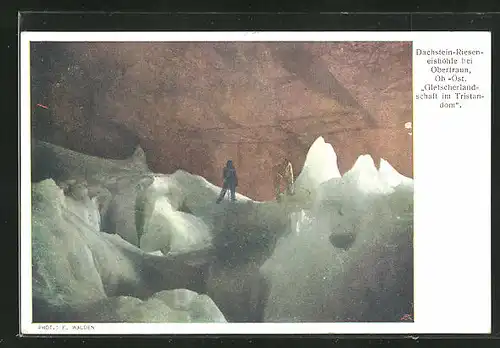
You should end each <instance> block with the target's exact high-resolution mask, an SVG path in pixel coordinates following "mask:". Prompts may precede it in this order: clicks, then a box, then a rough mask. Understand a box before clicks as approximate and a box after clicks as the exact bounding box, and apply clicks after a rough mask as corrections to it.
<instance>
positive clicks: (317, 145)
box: [296, 136, 340, 191]
mask: <svg viewBox="0 0 500 348" xmlns="http://www.w3.org/2000/svg"><path fill="white" fill-rule="evenodd" d="M339 177H340V171H339V168H338V165H337V154H336V153H335V151H334V149H333V147H332V145H331V144H329V143H326V142H325V139H324V138H323V137H321V136H320V137H318V138H317V139H316V140H315V141H314V143H313V144H312V145H311V147H310V148H309V151H308V152H307V156H306V160H305V162H304V166H303V168H302V171H301V173H300V175H299V176H298V178H297V180H296V187H298V188H302V189H305V190H308V191H311V190H314V189H316V188H317V187H318V186H319V185H320V184H321V183H322V182H325V181H328V180H330V179H332V178H339Z"/></svg>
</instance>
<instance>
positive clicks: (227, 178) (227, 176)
mask: <svg viewBox="0 0 500 348" xmlns="http://www.w3.org/2000/svg"><path fill="white" fill-rule="evenodd" d="M222 179H223V183H222V190H221V192H220V195H219V198H217V203H220V202H221V201H222V200H223V199H224V196H225V195H226V192H227V190H228V189H229V191H230V192H231V201H233V202H234V201H236V187H237V186H238V177H237V175H236V169H235V168H234V166H233V161H231V160H229V161H227V164H226V166H225V167H224V169H223V171H222Z"/></svg>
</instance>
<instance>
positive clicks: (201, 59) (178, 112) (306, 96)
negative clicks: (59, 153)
mask: <svg viewBox="0 0 500 348" xmlns="http://www.w3.org/2000/svg"><path fill="white" fill-rule="evenodd" d="M31 59H32V106H33V112H32V121H33V136H34V137H35V138H38V139H42V140H45V141H49V142H53V143H56V144H59V145H62V146H65V147H68V148H71V149H74V150H77V151H82V152H85V153H88V154H92V155H98V156H104V157H111V158H124V157H126V156H129V155H130V154H131V153H132V152H133V150H134V149H135V147H136V145H137V144H138V143H140V145H141V147H142V148H143V149H144V150H145V152H146V156H147V160H148V164H149V167H150V168H151V169H152V170H153V171H155V172H164V173H170V172H173V171H175V170H176V169H184V170H187V171H189V172H191V173H193V174H199V175H202V176H204V177H205V178H207V179H208V180H209V181H211V182H213V183H216V184H219V185H220V181H221V179H220V175H221V168H222V166H223V165H224V163H225V162H226V160H227V159H233V161H234V162H235V165H236V168H237V169H238V173H239V179H240V180H239V182H240V187H239V191H240V192H241V193H243V194H245V195H247V196H250V197H252V198H254V199H261V200H263V199H272V198H273V191H272V179H271V168H272V165H273V164H274V163H275V162H277V161H280V160H281V159H282V157H283V156H286V157H288V158H289V159H290V160H291V161H292V164H293V165H294V167H295V168H296V171H300V169H301V164H302V163H304V159H305V156H306V153H307V149H308V148H309V146H311V144H312V142H313V141H314V140H315V139H316V138H317V137H318V136H324V138H325V141H327V142H329V143H331V144H332V145H333V146H334V148H335V149H336V150H337V153H338V162H339V163H338V164H339V168H340V171H341V172H344V171H346V170H348V169H349V168H350V167H352V165H353V164H354V161H355V160H356V158H357V157H358V156H359V155H360V154H365V153H369V154H371V155H372V157H373V158H374V159H375V162H376V163H377V164H378V162H379V159H380V158H385V159H386V160H388V161H389V162H390V163H391V164H392V165H393V166H394V167H395V168H396V169H397V170H398V171H399V172H400V173H402V174H404V175H406V176H409V177H411V176H412V171H413V168H412V138H411V135H409V134H408V130H407V129H405V128H404V126H405V123H406V122H411V121H412V67H411V44H410V43H404V42H396V43H374V42H366V43H365V42H345V43H342V42H341V43H145V42H143V43H85V42H82V43H36V44H33V46H32V52H31ZM38 103H40V104H42V105H45V106H47V107H48V108H47V109H45V108H42V107H39V106H36V105H37V104H38Z"/></svg>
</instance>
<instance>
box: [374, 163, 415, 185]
mask: <svg viewBox="0 0 500 348" xmlns="http://www.w3.org/2000/svg"><path fill="white" fill-rule="evenodd" d="M379 173H380V178H381V179H382V180H383V181H384V182H386V183H387V184H388V185H389V186H390V187H396V186H399V185H401V184H411V183H412V182H413V179H411V178H408V177H406V176H404V175H402V174H401V173H399V172H398V171H397V170H396V169H394V167H393V166H391V164H390V163H389V162H387V161H386V160H385V159H383V158H381V159H380V169H379Z"/></svg>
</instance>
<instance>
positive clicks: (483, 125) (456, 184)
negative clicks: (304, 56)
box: [20, 31, 491, 335]
mask: <svg viewBox="0 0 500 348" xmlns="http://www.w3.org/2000/svg"><path fill="white" fill-rule="evenodd" d="M30 41H72V42H77V41H101V42H110V41H137V42H139V41H148V42H156V41H171V42H174V41H177V42H179V41H198V42H207V41H253V42H256V41H268V42H271V41H413V47H414V50H415V47H417V46H419V47H428V45H429V44H430V43H432V44H433V45H436V44H437V45H439V44H440V43H442V44H448V45H450V43H451V44H452V45H453V44H454V45H456V46H459V45H464V48H470V47H465V45H466V44H469V45H470V44H471V43H477V47H476V48H480V49H482V50H483V51H484V52H485V56H486V57H487V59H486V60H485V63H484V69H486V71H491V59H490V58H491V35H490V33H489V32H428V31H426V32H359V31H358V32H86V33H85V32H78V33H73V32H22V33H21V39H20V42H21V44H20V47H21V59H20V62H21V105H22V107H21V130H20V134H21V137H22V142H21V202H22V204H21V225H20V226H21V253H22V255H23V257H22V258H21V270H20V273H21V275H22V276H21V314H22V317H21V332H22V333H24V334H78V333H84V334H122V335H123V334H193V333H198V334H202V333H217V334H223V333H226V334H256V333H261V334H262V333H270V334H287V333H288V334H307V333H316V334H320V333H336V334H353V333H370V334H375V333H380V334H389V333H403V334H404V333H406V334H412V333H418V334H419V333H489V332H490V330H491V305H490V304H491V293H490V292H491V282H490V277H491V267H490V266H491V253H490V250H491V248H490V246H491V240H490V231H491V227H490V214H491V213H490V193H491V189H490V179H491V177H490V172H491V169H490V153H491V150H490V149H491V145H490V144H491V139H490V133H491V123H490V119H491V115H490V114H491V108H490V105H491V93H490V91H486V92H485V96H486V98H485V99H484V100H483V104H482V105H483V107H482V108H481V109H480V110H481V111H482V113H478V112H476V111H477V110H472V112H471V115H470V117H469V118H468V119H467V124H466V123H465V121H464V120H466V119H465V118H463V117H462V118H461V119H460V120H461V121H460V122H458V124H459V126H460V127H454V129H453V130H452V132H451V131H450V129H449V127H448V128H447V126H446V125H444V124H443V122H439V121H438V122H435V123H433V122H431V119H430V118H429V117H427V118H425V117H424V116H425V115H426V113H428V112H429V110H428V109H425V107H424V106H420V104H417V103H415V100H414V115H415V116H414V122H413V134H414V153H415V154H417V155H416V156H415V154H414V173H415V175H414V178H415V238H414V243H415V277H414V281H415V287H416V288H415V322H414V323H300V324H299V323H297V324H283V323H277V324H270V323H258V324H236V323H229V324H91V326H92V327H91V328H87V329H80V330H78V329H75V328H73V327H72V324H53V325H52V330H44V329H40V328H39V326H38V325H37V324H32V323H31V257H30V255H31V226H30V216H31V208H30V206H31V202H30V200H31V190H30V172H31V169H30V153H31V147H30V140H29V139H30V69H29V67H30V60H29V47H30ZM413 69H414V70H416V74H419V71H418V70H419V69H421V68H420V67H417V66H416V65H415V57H414V63H413ZM416 74H414V80H415V79H416ZM486 75H487V76H482V77H481V79H482V85H484V86H491V74H486ZM414 88H416V87H414ZM485 108H486V109H485ZM484 110H488V112H486V111H484ZM486 113H487V114H486ZM434 116H435V119H436V120H439V115H434ZM440 127H441V128H440ZM450 133H452V135H453V136H451V137H449V139H446V137H447V136H449V134H450ZM465 139H467V141H465ZM460 140H462V141H460ZM447 142H448V146H447V147H446V148H447V151H452V152H451V153H447V154H446V153H443V151H437V149H440V147H441V146H442V144H446V143H447ZM450 145H451V146H450ZM474 153H479V154H481V155H480V157H479V158H475V159H474V163H473V165H474V167H473V168H471V169H467V163H468V160H469V159H468V158H461V156H462V154H467V155H468V154H474ZM446 155H447V156H448V157H446V159H448V160H447V161H443V159H444V157H441V158H440V157H439V156H446ZM450 156H451V158H452V159H453V161H452V160H449V157H450ZM443 162H444V163H447V164H448V165H455V167H451V168H445V167H443V164H442V163H443ZM440 195H441V196H440ZM436 202H440V203H447V204H441V205H438V204H437V203H436ZM471 235H473V237H474V239H473V240H471ZM471 244H473V247H470V245H471ZM447 259H451V260H453V262H451V261H448V262H445V263H443V260H447ZM450 287H451V288H450ZM480 290H482V291H484V292H483V293H481V294H478V293H477V292H478V291H480ZM80 328H81V325H80Z"/></svg>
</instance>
